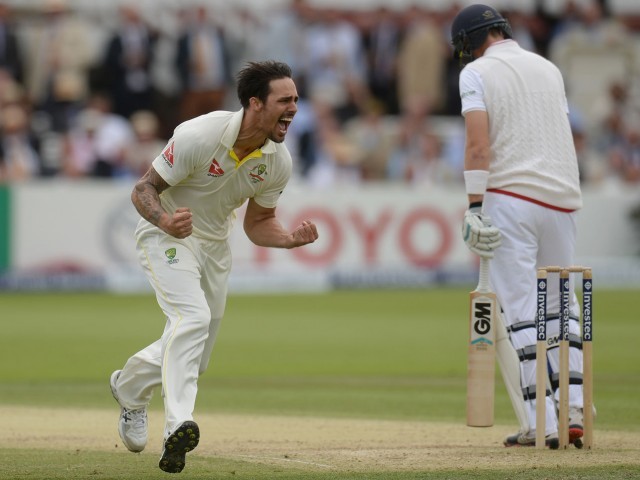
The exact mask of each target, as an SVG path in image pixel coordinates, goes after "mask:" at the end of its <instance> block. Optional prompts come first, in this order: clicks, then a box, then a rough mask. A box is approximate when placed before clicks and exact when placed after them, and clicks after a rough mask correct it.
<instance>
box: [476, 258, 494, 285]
mask: <svg viewBox="0 0 640 480" xmlns="http://www.w3.org/2000/svg"><path fill="white" fill-rule="evenodd" d="M489 261H490V260H489V259H488V258H485V257H480V279H479V280H478V291H479V292H485V293H486V292H489V291H490V290H491V289H490V288H489Z"/></svg>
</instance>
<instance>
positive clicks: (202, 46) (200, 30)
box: [175, 6, 232, 122]
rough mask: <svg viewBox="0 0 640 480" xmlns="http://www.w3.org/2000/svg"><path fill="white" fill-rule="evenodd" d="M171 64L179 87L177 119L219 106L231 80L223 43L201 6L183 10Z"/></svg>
mask: <svg viewBox="0 0 640 480" xmlns="http://www.w3.org/2000/svg"><path fill="white" fill-rule="evenodd" d="M175 65H176V68H177V70H178V72H179V75H180V80H181V88H182V99H181V104H180V122H183V121H185V120H188V119H190V118H194V117H197V116H199V115H203V114H205V113H208V112H211V111H214V110H221V109H222V107H223V105H224V101H225V95H226V93H227V87H228V85H229V84H230V83H231V80H232V78H231V77H232V76H231V73H230V72H231V70H230V65H229V58H228V51H227V45H226V42H225V38H224V34H223V30H222V29H221V28H220V27H219V26H216V25H215V24H214V23H213V22H212V21H211V20H210V19H209V18H208V15H207V9H206V8H205V7H204V6H199V7H196V8H194V9H192V10H190V11H189V12H188V13H187V17H186V22H185V25H184V28H183V32H182V34H181V35H180V37H179V39H178V46H177V49H176V58H175Z"/></svg>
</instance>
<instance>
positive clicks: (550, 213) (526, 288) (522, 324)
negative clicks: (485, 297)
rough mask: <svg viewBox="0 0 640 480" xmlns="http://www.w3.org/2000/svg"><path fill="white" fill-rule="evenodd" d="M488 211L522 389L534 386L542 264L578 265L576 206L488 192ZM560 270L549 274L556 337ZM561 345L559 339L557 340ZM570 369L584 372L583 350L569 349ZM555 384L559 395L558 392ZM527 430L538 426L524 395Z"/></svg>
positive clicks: (573, 325)
mask: <svg viewBox="0 0 640 480" xmlns="http://www.w3.org/2000/svg"><path fill="white" fill-rule="evenodd" d="M483 211H484V213H486V214H488V215H489V216H490V217H491V220H492V223H493V224H494V225H495V226H496V227H498V228H499V229H500V232H501V233H502V245H501V246H500V247H499V248H498V249H496V252H495V256H494V258H493V260H492V261H491V268H490V273H489V281H490V283H491V286H492V288H493V290H494V291H495V293H496V296H497V297H498V301H499V303H500V307H501V308H502V311H503V315H502V317H503V318H504V322H505V326H506V327H507V330H508V331H509V339H510V340H511V344H512V345H513V347H514V349H515V350H516V352H518V355H519V356H520V359H521V360H520V377H521V379H520V380H521V387H522V389H523V394H525V392H527V393H529V392H535V382H536V371H535V359H531V358H526V357H527V356H528V355H529V354H530V352H534V351H535V345H536V339H537V338H536V331H535V318H536V297H537V288H536V285H537V281H536V273H537V268H538V267H545V266H550V265H558V266H569V265H574V254H575V246H576V240H577V227H576V222H577V212H570V213H567V212H561V211H558V210H553V209H550V208H547V207H543V206H540V205H537V204H535V203H532V202H529V201H526V200H521V199H519V198H515V197H511V196H508V195H504V194H500V193H493V192H487V194H486V195H485V197H484V205H483ZM559 281H560V280H559V276H558V274H557V273H556V274H549V281H548V287H547V291H548V293H547V312H548V314H555V317H556V318H555V319H553V320H552V319H549V321H547V338H548V339H556V340H557V337H558V333H559V320H558V318H559V312H560V302H559ZM574 283H575V282H574V279H573V278H572V279H571V282H570V293H571V295H570V312H571V314H572V316H576V317H577V316H578V315H579V305H578V303H577V297H576V295H575V290H574ZM569 333H570V335H571V334H573V335H576V336H577V335H579V334H580V331H579V323H578V322H576V321H570V322H569ZM555 346H557V342H556V343H555ZM569 350H570V351H569V363H570V366H569V369H570V371H571V372H575V373H574V375H576V376H579V377H580V378H581V375H582V350H581V349H578V348H570V349H569ZM547 359H548V362H549V365H550V367H551V373H552V375H555V376H557V374H558V371H559V362H558V349H557V348H552V349H549V350H547ZM557 394H558V392H557V390H556V398H557ZM525 403H526V405H527V407H528V409H527V410H528V413H529V431H530V432H535V426H536V406H535V403H536V400H526V401H525ZM546 403H547V404H546V434H547V435H549V434H550V433H553V432H557V430H558V426H557V416H556V413H555V406H554V402H553V400H552V398H551V397H547V399H546ZM569 404H570V406H575V407H578V408H582V385H579V384H572V385H570V387H569Z"/></svg>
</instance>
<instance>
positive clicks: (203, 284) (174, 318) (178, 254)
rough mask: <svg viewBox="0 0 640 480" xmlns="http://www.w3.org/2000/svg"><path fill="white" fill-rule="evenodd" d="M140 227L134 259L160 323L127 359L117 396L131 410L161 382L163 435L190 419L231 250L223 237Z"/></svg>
mask: <svg viewBox="0 0 640 480" xmlns="http://www.w3.org/2000/svg"><path fill="white" fill-rule="evenodd" d="M141 227H142V228H139V229H138V231H137V232H136V236H137V239H138V243H137V252H138V258H139V261H140V264H141V265H142V267H143V269H144V271H145V273H146V275H147V278H148V279H149V282H150V283H151V285H152V287H153V289H154V290H155V293H156V299H157V301H158V304H159V305H160V308H161V309H162V311H163V312H164V315H165V317H166V324H165V327H164V332H163V333H162V337H161V338H160V339H159V340H157V341H156V342H154V343H152V344H151V345H149V346H148V347H146V348H144V349H143V350H141V351H139V352H138V353H136V354H135V355H133V356H132V357H131V358H129V360H128V361H127V363H126V364H125V366H124V368H123V370H122V373H121V374H120V377H119V379H118V385H117V386H118V396H119V398H120V401H121V403H122V405H123V406H125V407H126V408H130V409H137V408H141V407H144V406H146V405H148V404H149V402H150V400H151V397H152V395H153V392H154V390H155V388H156V387H158V386H159V385H162V396H163V398H164V408H165V433H164V434H165V438H166V437H167V436H168V435H169V434H170V433H172V432H173V431H174V430H175V429H176V428H177V427H178V426H179V425H180V424H181V423H183V422H184V421H187V420H193V410H194V407H195V401H196V394H197V391H198V376H199V375H200V374H202V373H203V372H204V371H205V370H206V368H207V366H208V364H209V359H210V357H211V351H212V350H213V345H214V342H215V339H216V334H217V331H218V327H219V325H220V321H221V319H222V316H223V314H224V309H225V304H226V297H227V280H228V276H229V271H230V268H231V251H230V248H229V245H228V243H227V242H226V241H220V242H214V241H210V240H203V239H199V238H197V237H195V236H193V235H191V236H190V237H187V238H185V239H177V238H174V237H171V236H169V235H167V234H165V233H164V232H162V231H161V230H159V229H158V228H155V227H152V226H150V225H148V224H147V225H146V226H144V222H141ZM132 321H135V319H132Z"/></svg>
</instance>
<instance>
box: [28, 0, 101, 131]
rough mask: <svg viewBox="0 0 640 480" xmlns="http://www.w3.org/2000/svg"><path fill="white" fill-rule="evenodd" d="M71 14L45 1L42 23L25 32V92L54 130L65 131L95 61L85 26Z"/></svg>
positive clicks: (61, 4) (62, 2)
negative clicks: (43, 113)
mask: <svg viewBox="0 0 640 480" xmlns="http://www.w3.org/2000/svg"><path fill="white" fill-rule="evenodd" d="M71 13H72V12H71V10H70V8H69V6H68V4H67V2H66V0H48V1H47V2H46V3H45V7H44V14H45V18H44V19H43V21H42V24H38V25H36V26H35V28H33V29H31V30H30V31H29V32H28V33H27V37H28V39H29V40H28V42H27V43H28V45H27V48H28V54H27V55H26V56H25V59H26V60H27V62H26V65H25V69H26V87H27V91H28V94H29V98H30V100H31V102H32V104H33V105H34V107H35V108H36V109H38V110H42V111H43V112H45V113H46V114H47V115H49V117H50V121H51V128H52V129H54V130H55V131H64V130H66V129H67V128H68V126H69V122H70V120H71V117H72V116H73V114H74V113H75V108H74V107H76V106H77V105H79V104H81V103H82V102H84V101H85V100H86V98H87V95H88V77H89V69H90V68H91V66H92V64H93V62H94V61H95V53H96V51H95V48H94V46H93V42H92V37H91V35H90V29H89V26H88V24H87V23H86V22H85V20H84V19H83V18H82V17H80V16H78V15H72V14H71Z"/></svg>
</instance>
